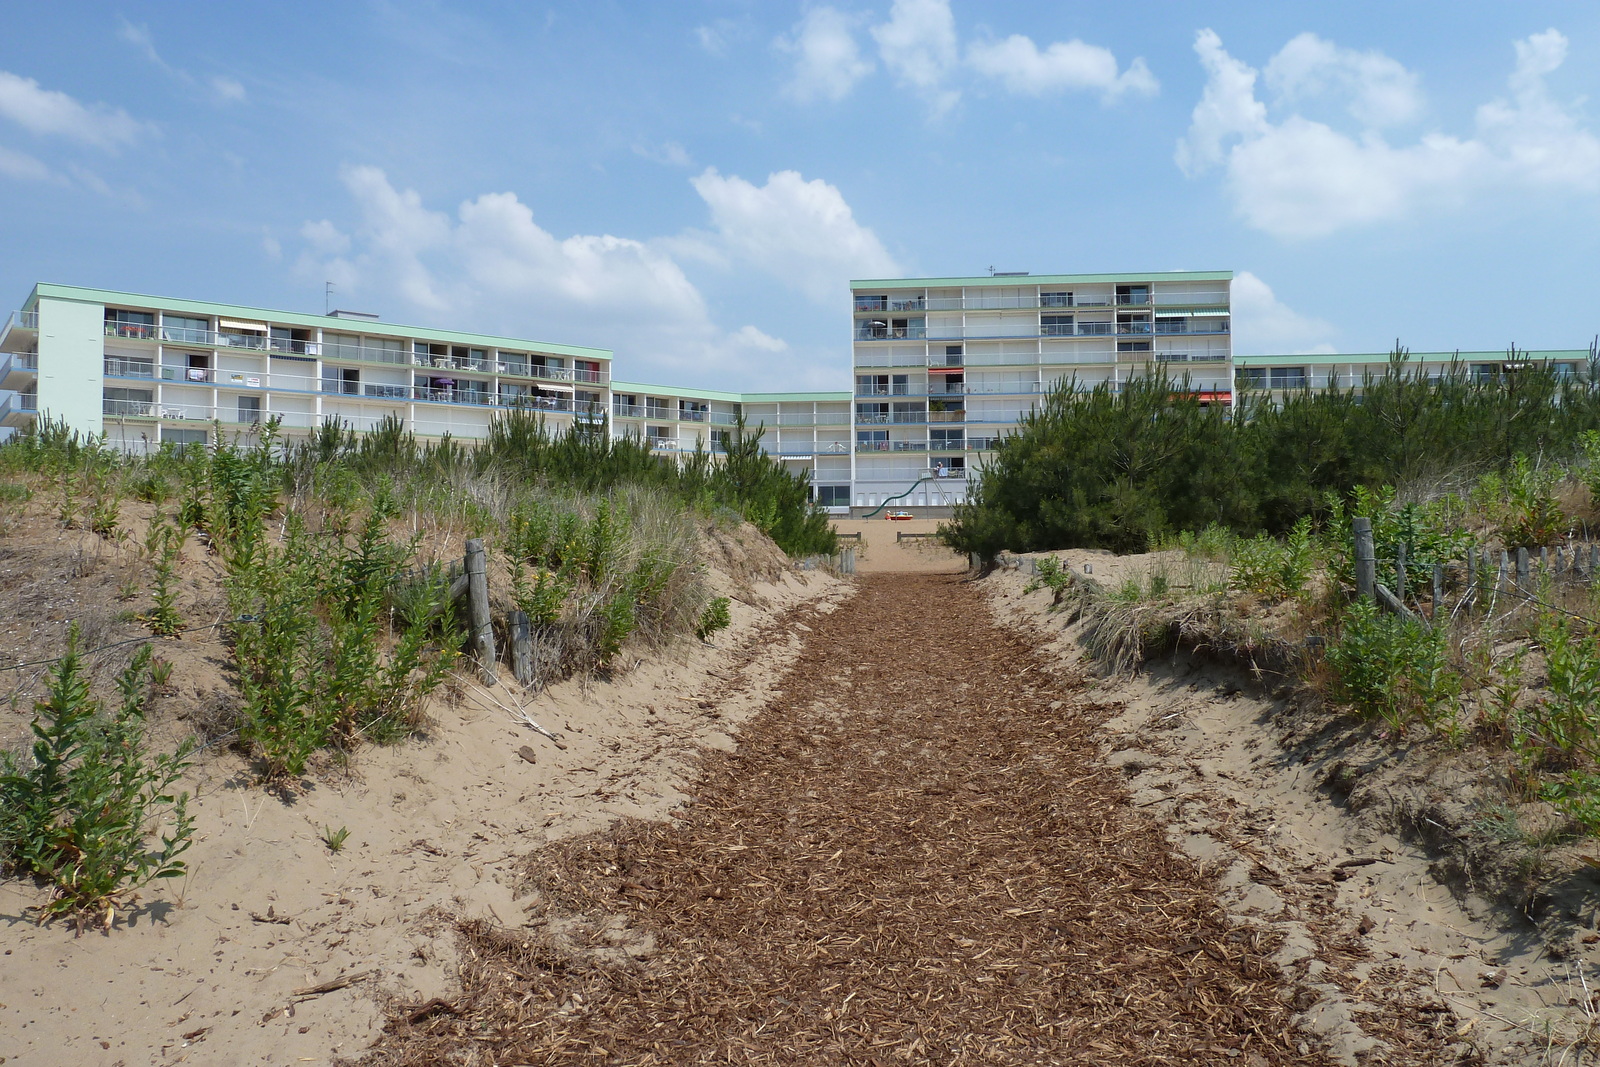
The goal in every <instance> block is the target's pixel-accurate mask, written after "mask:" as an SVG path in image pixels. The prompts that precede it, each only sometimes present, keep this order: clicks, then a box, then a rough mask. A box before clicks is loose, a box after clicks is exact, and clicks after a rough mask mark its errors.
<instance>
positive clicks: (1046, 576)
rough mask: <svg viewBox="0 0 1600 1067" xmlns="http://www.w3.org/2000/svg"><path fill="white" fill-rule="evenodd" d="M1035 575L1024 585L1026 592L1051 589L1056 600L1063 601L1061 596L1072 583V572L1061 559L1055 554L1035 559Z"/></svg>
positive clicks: (1056, 601)
mask: <svg viewBox="0 0 1600 1067" xmlns="http://www.w3.org/2000/svg"><path fill="white" fill-rule="evenodd" d="M1033 565H1034V576H1033V577H1032V578H1031V579H1030V580H1029V581H1028V584H1027V585H1026V586H1025V587H1024V590H1023V591H1024V592H1028V593H1033V592H1037V591H1038V590H1040V589H1048V590H1050V593H1051V595H1052V596H1053V598H1054V602H1055V603H1057V604H1059V603H1061V598H1062V597H1064V596H1065V595H1066V593H1067V589H1068V588H1069V587H1070V586H1071V585H1072V572H1071V571H1070V570H1069V569H1068V568H1067V567H1066V565H1065V564H1064V563H1062V561H1061V560H1059V559H1057V558H1056V557H1055V556H1040V557H1039V558H1038V559H1036V560H1034V563H1033Z"/></svg>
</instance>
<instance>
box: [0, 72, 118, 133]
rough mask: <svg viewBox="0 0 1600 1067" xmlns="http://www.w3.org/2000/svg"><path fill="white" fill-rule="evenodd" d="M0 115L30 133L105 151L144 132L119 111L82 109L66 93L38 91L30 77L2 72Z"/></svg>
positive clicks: (116, 109) (98, 105) (114, 109)
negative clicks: (65, 139)
mask: <svg viewBox="0 0 1600 1067" xmlns="http://www.w3.org/2000/svg"><path fill="white" fill-rule="evenodd" d="M0 116H4V117H5V118H8V119H10V120H11V121H12V122H15V123H16V124H17V125H19V126H21V127H22V128H23V129H25V130H28V131H30V132H32V133H37V134H43V135H47V136H57V137H65V138H68V139H69V140H73V141H78V142H81V143H83V144H89V145H94V146H95V147H97V148H105V149H115V148H117V147H118V146H120V145H124V144H129V143H132V142H133V141H134V140H136V139H137V138H138V137H139V135H140V134H141V133H142V132H143V131H144V130H145V126H144V124H143V123H140V122H139V121H137V120H136V119H134V118H133V117H131V116H130V115H129V114H128V113H127V112H126V111H123V110H122V109H121V108H112V107H107V106H106V105H104V104H95V105H94V106H92V107H85V106H84V105H83V104H80V103H78V101H76V100H74V99H73V98H72V97H70V96H68V95H67V94H66V93H62V92H57V91H55V90H54V89H44V88H41V87H40V85H39V83H38V82H36V81H34V80H33V79H32V78H23V77H20V76H19V75H16V74H12V73H11V72H10V71H4V70H0Z"/></svg>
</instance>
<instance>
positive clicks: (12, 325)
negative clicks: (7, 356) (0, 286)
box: [0, 311, 39, 352]
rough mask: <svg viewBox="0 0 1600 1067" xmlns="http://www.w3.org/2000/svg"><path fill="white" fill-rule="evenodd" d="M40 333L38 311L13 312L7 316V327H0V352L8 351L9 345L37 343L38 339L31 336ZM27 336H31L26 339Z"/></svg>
mask: <svg viewBox="0 0 1600 1067" xmlns="http://www.w3.org/2000/svg"><path fill="white" fill-rule="evenodd" d="M38 332H39V313H38V312H37V311H13V312H12V313H11V314H10V315H8V316H6V323H5V326H3V327H0V352H3V351H8V350H9V349H8V348H7V345H8V344H16V345H22V344H29V345H32V344H33V343H35V341H36V338H34V337H33V336H31V335H34V334H37V333H38ZM24 334H27V335H30V336H27V337H24V336H23V335H24Z"/></svg>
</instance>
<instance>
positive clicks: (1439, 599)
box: [1431, 563, 1444, 619]
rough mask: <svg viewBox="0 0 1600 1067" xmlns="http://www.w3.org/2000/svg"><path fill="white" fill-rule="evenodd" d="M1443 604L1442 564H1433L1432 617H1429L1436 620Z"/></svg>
mask: <svg viewBox="0 0 1600 1067" xmlns="http://www.w3.org/2000/svg"><path fill="white" fill-rule="evenodd" d="M1443 603H1444V564H1443V563H1435V564H1434V565H1433V615H1432V616H1431V617H1432V618H1434V619H1437V618H1438V617H1439V607H1440V605H1442V604H1443Z"/></svg>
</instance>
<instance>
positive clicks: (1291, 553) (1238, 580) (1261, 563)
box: [1228, 519, 1316, 599]
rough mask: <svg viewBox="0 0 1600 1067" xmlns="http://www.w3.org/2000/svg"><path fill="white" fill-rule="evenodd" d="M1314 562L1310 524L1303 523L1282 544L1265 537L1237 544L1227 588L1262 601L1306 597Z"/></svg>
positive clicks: (1235, 544)
mask: <svg viewBox="0 0 1600 1067" xmlns="http://www.w3.org/2000/svg"><path fill="white" fill-rule="evenodd" d="M1315 562H1316V560H1315V557H1314V556H1313V553H1312V546H1311V520H1310V519H1301V520H1300V521H1299V522H1297V523H1295V525H1294V529H1292V530H1290V531H1289V534H1288V536H1287V537H1286V538H1284V539H1283V540H1281V541H1280V540H1278V539H1277V538H1274V537H1268V536H1267V535H1266V534H1262V535H1260V536H1258V537H1253V538H1250V539H1248V540H1239V541H1236V542H1234V545H1233V551H1232V560H1231V562H1230V563H1229V567H1228V584H1229V585H1230V586H1231V587H1233V588H1234V589H1240V590H1243V591H1244V592H1247V593H1253V594H1255V595H1256V596H1261V597H1270V598H1276V599H1282V598H1285V597H1300V596H1304V595H1305V592H1306V583H1307V582H1308V581H1310V579H1311V570H1312V567H1313V565H1314V564H1315Z"/></svg>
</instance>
